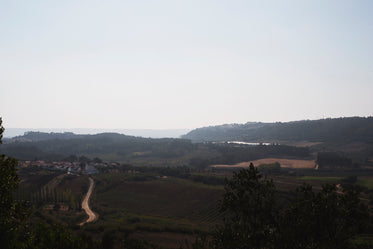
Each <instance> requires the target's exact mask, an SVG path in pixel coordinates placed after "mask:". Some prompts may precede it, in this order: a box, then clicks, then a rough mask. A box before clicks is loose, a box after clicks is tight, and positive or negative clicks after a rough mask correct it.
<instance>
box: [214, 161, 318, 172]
mask: <svg viewBox="0 0 373 249" xmlns="http://www.w3.org/2000/svg"><path fill="white" fill-rule="evenodd" d="M275 162H278V163H280V164H281V167H282V168H292V169H313V168H314V167H315V164H316V163H315V161H314V160H301V159H284V158H264V159H259V160H255V161H251V162H241V163H237V164H234V165H228V164H218V165H212V166H211V167H216V168H248V167H249V166H250V163H253V164H254V166H255V167H257V166H259V165H261V164H271V163H275Z"/></svg>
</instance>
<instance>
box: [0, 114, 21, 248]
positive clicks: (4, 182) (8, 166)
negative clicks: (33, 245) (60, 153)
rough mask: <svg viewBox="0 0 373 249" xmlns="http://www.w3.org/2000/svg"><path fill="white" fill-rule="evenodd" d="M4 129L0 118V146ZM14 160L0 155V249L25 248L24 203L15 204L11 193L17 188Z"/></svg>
mask: <svg viewBox="0 0 373 249" xmlns="http://www.w3.org/2000/svg"><path fill="white" fill-rule="evenodd" d="M3 131H4V128H3V126H2V119H1V118H0V144H1V142H2V141H1V138H2V135H3ZM17 165H18V162H17V160H16V159H14V158H10V157H7V156H5V155H0V245H1V248H22V247H24V246H25V244H24V242H25V239H26V238H25V235H27V233H28V232H27V231H25V229H26V228H27V227H26V226H24V223H25V221H26V218H27V217H28V209H27V208H26V203H25V202H16V201H15V200H14V198H13V191H14V190H15V189H17V188H18V184H19V178H18V175H17V171H16V167H17Z"/></svg>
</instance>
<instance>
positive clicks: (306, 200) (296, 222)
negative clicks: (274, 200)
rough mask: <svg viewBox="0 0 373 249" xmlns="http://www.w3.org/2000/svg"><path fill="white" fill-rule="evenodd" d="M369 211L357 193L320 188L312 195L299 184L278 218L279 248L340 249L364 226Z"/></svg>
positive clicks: (350, 190)
mask: <svg viewBox="0 0 373 249" xmlns="http://www.w3.org/2000/svg"><path fill="white" fill-rule="evenodd" d="M368 220H369V212H368V209H367V207H366V206H365V205H363V204H362V203H360V199H359V190H358V189H356V188H347V189H343V192H339V191H338V189H337V187H336V186H335V185H324V186H323V187H322V190H321V191H319V192H317V193H315V192H313V190H312V186H310V185H303V186H302V187H300V188H299V189H298V190H297V197H296V199H295V201H293V202H292V203H291V204H290V205H289V206H288V207H287V208H286V210H285V212H284V214H283V216H282V217H281V225H280V227H281V229H280V230H281V236H280V237H281V241H280V242H279V243H278V244H279V245H282V248H291V249H297V248H299V249H300V248H310V249H312V248H314V249H324V248H325V249H333V248H335V249H343V248H350V246H351V245H350V244H349V240H350V239H351V238H352V237H353V236H354V235H356V234H357V232H358V231H359V230H360V229H361V228H362V227H364V225H366V223H367V221H368Z"/></svg>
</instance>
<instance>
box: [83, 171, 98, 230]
mask: <svg viewBox="0 0 373 249" xmlns="http://www.w3.org/2000/svg"><path fill="white" fill-rule="evenodd" d="M89 182H90V184H89V189H88V192H87V194H86V195H85V197H84V199H83V202H82V208H83V209H84V211H85V212H86V213H87V215H88V219H87V220H86V221H83V222H82V223H80V224H79V225H80V226H83V225H84V224H85V223H88V222H93V221H95V220H97V215H96V214H95V213H94V212H93V211H92V210H91V209H90V208H89V198H90V197H91V194H92V191H93V186H94V181H93V179H92V178H89Z"/></svg>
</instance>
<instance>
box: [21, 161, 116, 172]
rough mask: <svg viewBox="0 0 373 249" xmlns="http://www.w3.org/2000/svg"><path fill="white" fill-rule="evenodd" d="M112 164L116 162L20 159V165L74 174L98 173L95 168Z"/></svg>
mask: <svg viewBox="0 0 373 249" xmlns="http://www.w3.org/2000/svg"><path fill="white" fill-rule="evenodd" d="M113 164H115V165H117V164H116V163H111V164H108V163H82V162H65V161H57V162H46V161H41V160H39V161H20V162H19V166H20V167H30V166H36V167H41V168H43V169H47V170H57V171H65V172H67V173H71V174H72V173H74V174H87V175H94V174H97V173H99V171H98V170H97V168H105V167H108V166H114V165H113Z"/></svg>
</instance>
